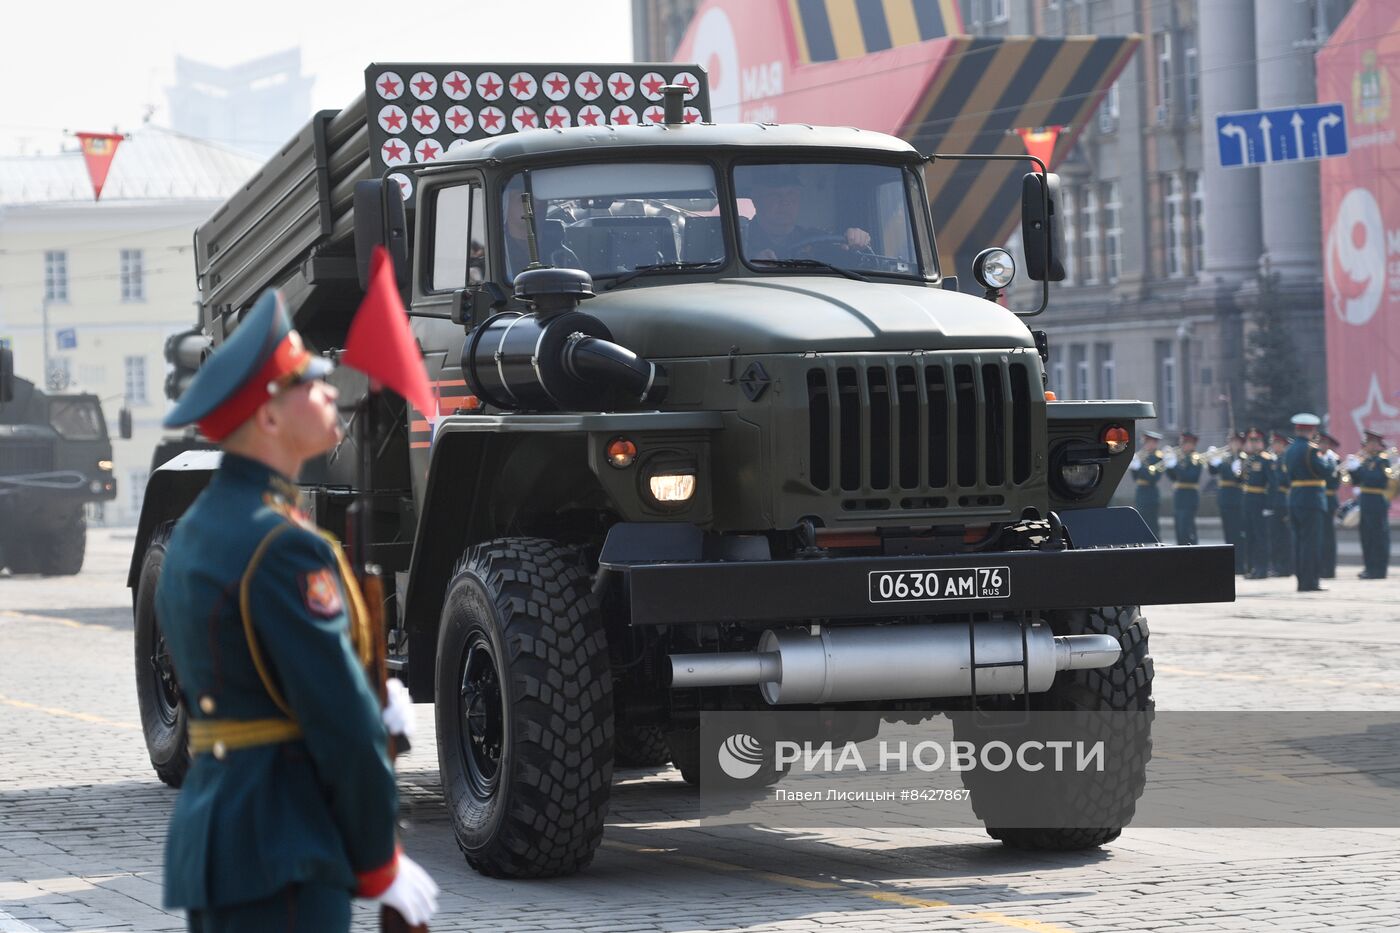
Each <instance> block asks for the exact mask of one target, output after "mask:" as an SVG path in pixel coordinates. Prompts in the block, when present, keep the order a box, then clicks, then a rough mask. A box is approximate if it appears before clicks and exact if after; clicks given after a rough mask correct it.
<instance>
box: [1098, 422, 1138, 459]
mask: <svg viewBox="0 0 1400 933" xmlns="http://www.w3.org/2000/svg"><path fill="white" fill-rule="evenodd" d="M1130 441H1132V435H1131V434H1129V433H1128V429H1127V428H1125V427H1123V426H1122V425H1121V424H1111V425H1109V426H1108V427H1106V428H1104V429H1103V442H1104V443H1105V444H1107V445H1108V452H1109V453H1111V454H1121V453H1122V452H1123V451H1125V450H1127V449H1128V444H1129V442H1130Z"/></svg>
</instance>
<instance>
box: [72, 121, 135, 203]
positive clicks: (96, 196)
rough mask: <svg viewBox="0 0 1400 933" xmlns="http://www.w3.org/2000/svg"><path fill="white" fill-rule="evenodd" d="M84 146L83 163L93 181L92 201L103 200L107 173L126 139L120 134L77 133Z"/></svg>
mask: <svg viewBox="0 0 1400 933" xmlns="http://www.w3.org/2000/svg"><path fill="white" fill-rule="evenodd" d="M74 135H76V136H77V137H78V141H79V142H80V143H82V146H83V161H84V162H86V163H87V170H88V178H90V179H92V199H93V200H94V201H97V200H100V199H101V198H102V186H103V185H105V184H107V173H108V172H109V171H111V169H112V159H113V158H114V157H115V156H116V154H117V146H118V145H120V144H121V141H122V140H123V139H124V138H125V137H123V136H122V135H120V134H118V133H75V134H74Z"/></svg>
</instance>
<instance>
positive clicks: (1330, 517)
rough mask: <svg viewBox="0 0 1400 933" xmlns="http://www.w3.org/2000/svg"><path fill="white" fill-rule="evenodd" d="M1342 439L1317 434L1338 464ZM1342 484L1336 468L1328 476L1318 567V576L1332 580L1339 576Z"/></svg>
mask: <svg viewBox="0 0 1400 933" xmlns="http://www.w3.org/2000/svg"><path fill="white" fill-rule="evenodd" d="M1340 444H1341V441H1339V440H1337V439H1336V438H1335V437H1333V436H1332V435H1330V434H1328V433H1326V432H1322V433H1319V434H1318V435H1317V445H1318V447H1319V448H1320V449H1321V450H1322V452H1323V454H1324V455H1329V456H1331V458H1332V462H1333V464H1336V462H1337V458H1338V456H1339V455H1338V453H1337V447H1338V445H1340ZM1341 485H1342V471H1341V470H1340V469H1334V470H1333V471H1332V472H1331V474H1329V475H1328V477H1327V486H1326V487H1325V488H1326V492H1327V517H1326V518H1324V519H1323V521H1322V564H1321V566H1320V567H1319V569H1318V574H1317V575H1318V577H1319V578H1321V579H1323V580H1332V579H1335V578H1336V576H1337V508H1338V503H1337V490H1338V489H1339V488H1340V487H1341Z"/></svg>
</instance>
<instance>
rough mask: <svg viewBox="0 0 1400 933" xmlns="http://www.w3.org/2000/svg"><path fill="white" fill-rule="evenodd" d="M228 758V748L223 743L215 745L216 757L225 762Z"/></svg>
mask: <svg viewBox="0 0 1400 933" xmlns="http://www.w3.org/2000/svg"><path fill="white" fill-rule="evenodd" d="M227 756H228V746H227V745H225V744H224V743H223V742H215V743H214V757H215V758H217V759H219V760H220V761H223V760H224V758H225V757H227Z"/></svg>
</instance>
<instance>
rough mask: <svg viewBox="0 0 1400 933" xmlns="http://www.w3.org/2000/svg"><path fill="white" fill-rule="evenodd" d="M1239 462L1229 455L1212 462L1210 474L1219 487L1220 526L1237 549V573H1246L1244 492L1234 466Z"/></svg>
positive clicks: (1227, 542)
mask: <svg viewBox="0 0 1400 933" xmlns="http://www.w3.org/2000/svg"><path fill="white" fill-rule="evenodd" d="M1237 460H1239V456H1238V455H1236V454H1229V455H1227V456H1225V457H1222V458H1220V459H1219V460H1215V461H1212V462H1211V464H1210V473H1211V475H1212V476H1214V477H1215V481H1216V484H1217V487H1218V491H1217V492H1216V502H1217V504H1218V505H1219V507H1220V525H1221V530H1222V531H1224V533H1225V543H1226V544H1231V545H1234V548H1235V573H1244V572H1246V570H1247V569H1248V565H1247V564H1246V563H1245V542H1244V512H1243V507H1244V490H1243V488H1242V485H1241V483H1240V478H1239V477H1238V476H1236V475H1235V472H1234V466H1233V465H1234V463H1235V462H1236V461H1237Z"/></svg>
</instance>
